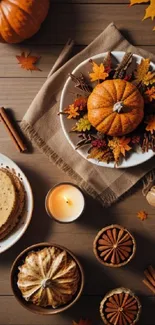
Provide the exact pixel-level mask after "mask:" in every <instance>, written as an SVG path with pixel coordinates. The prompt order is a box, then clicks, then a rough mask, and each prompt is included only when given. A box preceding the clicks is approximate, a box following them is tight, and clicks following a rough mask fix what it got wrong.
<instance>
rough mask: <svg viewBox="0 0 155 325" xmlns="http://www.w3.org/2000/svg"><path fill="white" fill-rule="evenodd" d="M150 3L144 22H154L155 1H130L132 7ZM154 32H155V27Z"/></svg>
mask: <svg viewBox="0 0 155 325" xmlns="http://www.w3.org/2000/svg"><path fill="white" fill-rule="evenodd" d="M148 2H149V5H148V7H147V9H146V13H145V15H144V18H143V20H144V19H147V18H151V19H152V20H153V19H154V18H155V1H154V0H130V5H131V6H132V5H135V4H139V3H148ZM153 30H155V27H154V29H153Z"/></svg>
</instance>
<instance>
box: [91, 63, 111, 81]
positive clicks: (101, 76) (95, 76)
mask: <svg viewBox="0 0 155 325" xmlns="http://www.w3.org/2000/svg"><path fill="white" fill-rule="evenodd" d="M92 66H93V72H92V73H89V76H90V80H91V81H92V82H93V81H96V80H97V81H99V80H105V79H106V78H107V77H108V76H109V74H108V73H107V72H105V67H104V65H103V63H101V64H100V65H98V64H97V63H95V62H94V61H92Z"/></svg>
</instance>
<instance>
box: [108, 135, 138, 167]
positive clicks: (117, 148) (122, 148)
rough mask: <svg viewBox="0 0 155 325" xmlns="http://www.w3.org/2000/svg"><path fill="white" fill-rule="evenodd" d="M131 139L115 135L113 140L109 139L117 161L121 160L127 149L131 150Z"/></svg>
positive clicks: (109, 144)
mask: <svg viewBox="0 0 155 325" xmlns="http://www.w3.org/2000/svg"><path fill="white" fill-rule="evenodd" d="M130 141H131V139H130V138H126V137H122V138H117V137H114V138H113V140H109V143H108V146H109V147H110V148H111V149H112V151H113V154H114V158H115V161H116V163H117V162H118V161H119V159H120V156H121V154H122V155H123V156H124V157H125V155H126V151H130V150H131V149H132V148H131V147H130V146H129V143H130Z"/></svg>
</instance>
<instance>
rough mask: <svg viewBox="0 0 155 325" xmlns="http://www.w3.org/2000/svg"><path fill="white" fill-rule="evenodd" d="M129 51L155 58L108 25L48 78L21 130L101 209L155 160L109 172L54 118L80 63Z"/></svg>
mask: <svg viewBox="0 0 155 325" xmlns="http://www.w3.org/2000/svg"><path fill="white" fill-rule="evenodd" d="M114 50H115V51H116V50H117V51H130V52H132V53H136V54H140V55H142V56H144V57H150V59H151V60H152V61H155V56H154V55H153V54H150V53H148V52H146V51H144V50H142V49H139V48H136V47H134V46H132V45H131V44H130V43H129V42H128V41H127V40H126V39H125V38H124V37H123V36H122V34H121V33H120V32H119V31H118V29H117V28H116V26H115V25H114V24H113V23H111V24H110V25H109V26H108V27H107V28H106V29H105V30H104V31H103V32H102V33H101V34H100V35H99V36H98V37H97V38H96V39H95V40H94V41H93V42H92V43H91V44H90V45H89V46H87V47H86V48H85V49H84V50H83V51H81V52H80V53H79V54H77V55H76V56H74V57H73V58H72V59H70V60H69V61H68V62H67V63H65V64H64V65H63V66H62V67H61V68H60V69H59V70H57V71H56V72H55V73H54V74H53V75H52V76H50V77H49V78H48V79H47V81H46V82H45V84H44V85H43V87H42V88H41V90H40V91H39V93H38V94H37V96H36V97H35V99H34V100H33V102H32V104H31V106H30V108H29V109H28V111H27V113H26V114H25V116H24V118H23V121H22V123H21V127H22V130H23V131H24V133H25V134H26V135H27V136H28V137H29V139H30V140H31V142H32V143H33V145H34V146H35V147H37V148H39V149H40V151H41V152H42V153H44V154H45V155H46V156H47V157H48V158H49V159H50V161H52V162H53V163H55V164H56V165H57V166H58V167H60V168H61V169H62V170H63V171H64V172H65V173H67V174H68V175H70V176H71V177H72V179H73V180H74V183H76V184H78V185H79V186H80V187H82V188H83V189H84V190H85V191H86V192H87V193H88V194H90V195H92V196H93V197H94V198H97V199H99V200H100V201H101V202H102V204H103V205H104V206H109V205H111V204H112V203H113V202H115V201H116V200H117V199H118V198H119V197H120V196H121V195H122V194H124V193H125V192H127V191H128V190H129V189H130V188H131V187H132V186H133V185H135V184H136V183H137V182H138V181H139V180H140V179H141V178H142V177H143V176H144V175H145V174H146V173H148V172H149V171H150V170H151V169H152V168H153V166H154V163H155V158H152V159H151V160H149V161H148V162H146V163H144V164H141V165H139V166H137V167H132V168H128V169H116V168H115V169H111V168H104V167H100V166H97V165H93V164H91V163H90V162H89V161H86V160H85V159H84V158H82V157H81V156H80V155H79V154H78V152H76V151H75V150H74V149H73V148H72V147H71V145H70V144H69V143H68V141H67V140H66V138H65V135H64V133H63V131H62V129H61V125H60V120H59V117H58V115H57V113H58V110H59V102H60V96H61V91H62V88H63V86H64V83H65V81H66V79H67V78H68V74H69V73H70V72H72V70H73V69H74V68H75V67H76V66H77V65H78V64H79V63H80V62H82V61H83V60H85V59H87V58H91V56H93V55H95V54H98V53H103V52H107V51H114Z"/></svg>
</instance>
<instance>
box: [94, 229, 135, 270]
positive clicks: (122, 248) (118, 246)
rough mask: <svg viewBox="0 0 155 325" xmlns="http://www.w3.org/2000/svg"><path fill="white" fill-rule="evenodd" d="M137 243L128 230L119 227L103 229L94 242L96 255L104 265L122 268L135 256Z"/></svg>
mask: <svg viewBox="0 0 155 325" xmlns="http://www.w3.org/2000/svg"><path fill="white" fill-rule="evenodd" d="M135 251H136V242H135V239H134V238H133V236H132V235H131V234H130V232H129V231H128V230H127V229H124V228H123V227H121V226H119V225H111V226H108V227H105V228H103V229H102V230H101V231H100V232H99V233H98V234H97V236H96V238H95V241H94V254H95V256H96V258H97V259H98V260H99V261H100V262H101V263H102V264H104V265H106V266H111V267H120V266H123V265H125V264H127V263H128V262H129V261H130V260H131V259H132V258H133V256H134V254H135Z"/></svg>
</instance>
